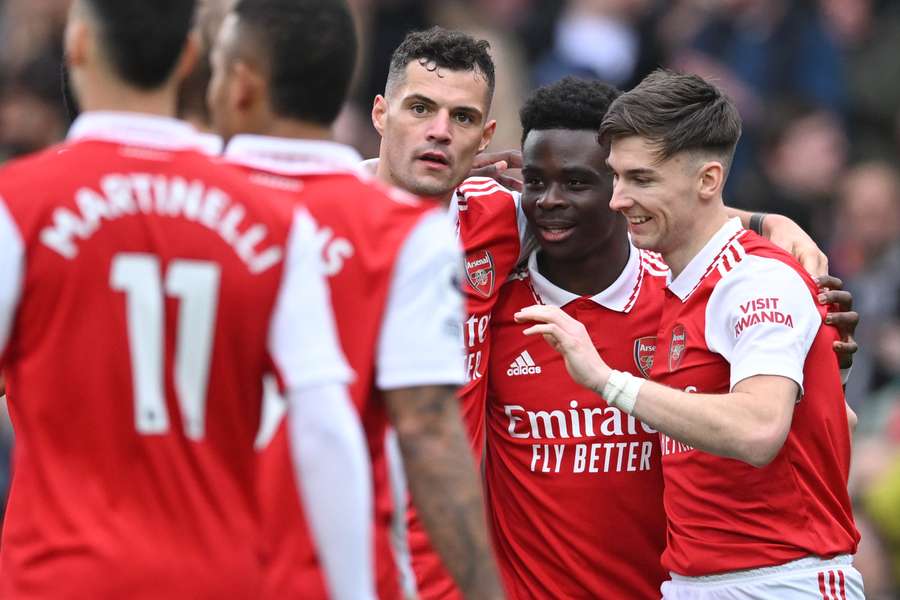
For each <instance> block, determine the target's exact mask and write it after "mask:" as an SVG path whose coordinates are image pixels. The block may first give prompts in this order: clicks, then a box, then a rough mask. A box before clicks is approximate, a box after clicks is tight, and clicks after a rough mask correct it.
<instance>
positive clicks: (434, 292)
mask: <svg viewBox="0 0 900 600" xmlns="http://www.w3.org/2000/svg"><path fill="white" fill-rule="evenodd" d="M461 269H462V252H461V250H460V248H459V244H458V242H457V241H456V240H455V239H454V237H453V233H452V230H451V227H450V223H449V221H448V218H447V213H446V212H444V211H441V210H438V209H435V210H434V211H431V212H429V213H427V214H426V215H425V216H423V217H422V219H421V221H419V223H418V224H417V225H416V227H415V228H414V229H413V230H412V231H411V232H410V234H409V237H407V239H406V241H405V242H404V244H403V247H402V248H401V249H400V252H399V254H398V256H397V262H396V265H395V267H394V275H393V279H392V281H391V289H390V291H389V293H388V301H387V308H386V310H385V314H384V318H383V320H382V325H381V332H380V334H379V340H378V349H377V352H378V354H377V359H376V361H377V362H376V364H377V376H376V384H377V386H378V388H379V389H382V390H391V389H398V388H406V387H413V386H421V385H445V384H452V385H461V384H463V383H465V381H466V374H465V369H464V355H463V339H462V323H463V314H464V312H463V298H462V292H461V291H460V286H459V281H460V277H461Z"/></svg>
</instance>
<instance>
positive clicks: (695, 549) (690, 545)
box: [651, 219, 859, 576]
mask: <svg viewBox="0 0 900 600" xmlns="http://www.w3.org/2000/svg"><path fill="white" fill-rule="evenodd" d="M816 293H817V291H816V286H815V283H814V282H813V281H812V280H811V279H810V277H809V276H808V275H807V274H806V273H805V272H804V271H803V269H802V268H801V267H800V265H799V264H798V263H797V262H796V261H795V260H794V259H793V258H791V257H790V256H788V255H787V254H786V253H784V252H782V251H781V250H779V249H778V248H776V247H775V246H773V245H772V244H770V243H769V242H768V241H766V240H764V239H762V238H760V237H759V236H757V235H755V234H753V233H751V232H749V231H747V230H744V229H742V228H741V226H740V222H739V221H738V220H737V219H734V220H731V221H729V222H728V223H726V224H725V225H724V226H723V227H722V228H721V229H720V230H719V232H718V233H716V235H715V236H713V238H712V239H711V240H710V241H709V242H708V243H707V244H706V246H704V248H703V249H702V250H701V251H700V253H699V254H698V255H697V256H695V257H694V258H693V259H692V260H691V262H690V263H689V264H688V265H687V267H686V268H685V269H684V271H683V272H682V273H681V274H680V275H679V276H678V277H677V278H675V279H674V280H673V281H672V282H671V284H670V285H669V288H668V291H667V299H666V302H665V306H664V309H663V316H662V324H661V326H660V330H659V333H658V334H657V342H658V343H657V346H656V356H655V358H654V361H653V371H652V374H651V376H652V378H653V379H654V380H655V381H659V382H660V383H662V384H664V385H667V386H670V387H674V388H678V389H683V390H686V391H690V392H698V393H707V394H725V393H728V392H729V391H730V390H732V389H733V388H734V386H735V384H737V383H738V382H740V381H741V380H743V379H746V378H748V377H753V376H755V375H778V376H782V377H786V378H789V379H792V380H793V381H795V382H797V384H798V385H799V386H800V387H801V390H802V398H801V399H800V400H799V401H798V403H797V405H796V408H795V409H794V415H793V420H792V422H791V428H790V432H789V433H788V436H787V440H786V441H785V443H784V447H783V448H782V449H781V451H780V452H779V453H778V455H777V456H776V457H775V459H774V460H773V461H772V462H771V463H770V464H769V465H767V466H765V467H763V468H756V467H753V466H751V465H748V464H746V463H744V462H741V461H738V460H733V459H729V458H722V457H719V456H714V455H712V454H708V453H706V452H702V451H700V450H696V449H693V448H691V447H689V446H686V445H685V444H682V443H680V442H677V441H675V440H672V439H670V438H667V437H666V436H661V438H662V441H661V443H662V451H663V474H664V477H665V506H666V514H667V516H668V519H669V536H668V544H667V548H666V551H665V554H664V555H663V566H665V567H666V568H667V569H669V570H671V571H673V572H675V573H679V574H681V575H687V576H701V575H710V574H714V573H719V572H725V571H734V570H739V569H750V568H756V567H767V566H774V565H778V564H782V563H785V562H789V561H792V560H795V559H799V558H803V557H805V556H809V555H813V556H819V557H831V556H834V555H837V554H852V553H854V552H855V551H856V546H857V542H858V541H859V534H858V533H857V531H856V527H855V525H854V522H853V515H852V512H851V507H850V500H849V497H848V494H847V473H848V469H849V464H850V432H849V430H848V425H847V418H846V415H845V408H844V396H843V392H842V389H841V380H840V375H839V372H838V365H837V361H836V359H835V356H834V352H833V351H832V342H833V341H835V340H836V339H837V333H836V331H835V330H834V329H832V328H831V327H826V326H824V325H823V324H822V318H823V317H824V313H825V307H824V306H821V305H819V304H817V303H816V302H815V301H814V298H815V296H816Z"/></svg>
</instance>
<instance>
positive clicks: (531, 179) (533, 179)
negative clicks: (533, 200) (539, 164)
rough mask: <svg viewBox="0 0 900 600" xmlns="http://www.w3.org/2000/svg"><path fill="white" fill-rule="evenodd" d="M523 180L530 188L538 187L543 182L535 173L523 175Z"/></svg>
mask: <svg viewBox="0 0 900 600" xmlns="http://www.w3.org/2000/svg"><path fill="white" fill-rule="evenodd" d="M524 181H525V185H526V186H528V187H530V188H534V187H538V186H541V185H543V184H544V182H543V181H541V178H540V177H538V176H537V175H526V176H525V177H524Z"/></svg>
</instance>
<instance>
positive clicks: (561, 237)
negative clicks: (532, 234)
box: [536, 225, 575, 242]
mask: <svg viewBox="0 0 900 600" xmlns="http://www.w3.org/2000/svg"><path fill="white" fill-rule="evenodd" d="M536 229H537V231H538V234H539V235H540V236H541V238H542V239H543V240H544V241H547V242H562V241H565V240H567V239H568V238H569V236H571V235H572V233H574V232H575V226H574V225H538V226H537V227H536Z"/></svg>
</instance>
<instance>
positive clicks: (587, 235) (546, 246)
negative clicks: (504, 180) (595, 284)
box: [522, 129, 624, 260]
mask: <svg viewBox="0 0 900 600" xmlns="http://www.w3.org/2000/svg"><path fill="white" fill-rule="evenodd" d="M606 155H607V152H606V149H605V148H604V147H603V146H601V145H600V144H598V143H597V132H596V131H592V130H577V131H572V130H566V129H549V130H543V131H539V130H532V131H530V132H528V136H527V137H526V138H525V142H524V143H523V144H522V161H523V169H522V178H523V180H524V182H525V188H524V190H523V192H522V208H523V209H524V211H525V215H526V217H528V222H529V224H530V225H531V228H532V230H533V231H534V233H535V235H536V236H537V240H538V243H539V244H540V246H541V250H542V251H543V252H545V253H547V254H548V255H550V256H552V257H553V258H556V259H558V260H577V259H579V258H582V257H585V256H589V255H593V254H594V253H597V252H603V251H605V250H606V247H607V246H606V244H607V243H608V242H609V241H610V239H611V234H613V233H614V232H615V231H616V230H617V229H618V228H621V227H624V224H623V223H622V218H621V217H620V216H619V215H617V214H616V213H614V212H613V211H611V210H610V209H609V199H610V194H611V192H612V180H611V178H610V176H609V172H608V170H607V167H606V164H605V159H606Z"/></svg>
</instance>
